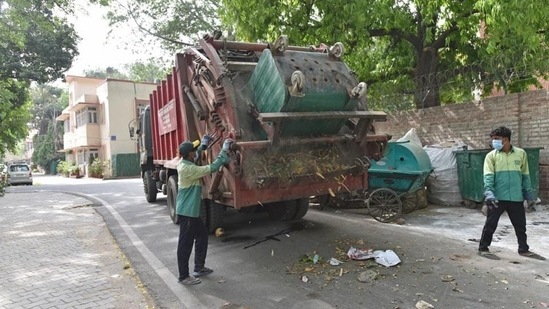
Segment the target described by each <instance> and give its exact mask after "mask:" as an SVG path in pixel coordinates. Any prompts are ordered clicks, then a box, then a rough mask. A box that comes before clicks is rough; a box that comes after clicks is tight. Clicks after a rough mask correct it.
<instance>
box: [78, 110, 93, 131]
mask: <svg viewBox="0 0 549 309" xmlns="http://www.w3.org/2000/svg"><path fill="white" fill-rule="evenodd" d="M75 116H76V127H77V128H78V127H81V126H83V125H85V124H88V123H97V107H88V108H85V109H81V110H79V111H77V112H75Z"/></svg>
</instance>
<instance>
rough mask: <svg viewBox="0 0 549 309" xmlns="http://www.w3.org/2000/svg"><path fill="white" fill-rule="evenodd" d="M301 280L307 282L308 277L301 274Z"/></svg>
mask: <svg viewBox="0 0 549 309" xmlns="http://www.w3.org/2000/svg"><path fill="white" fill-rule="evenodd" d="M301 281H303V282H305V283H307V282H309V278H308V277H307V276H303V277H301Z"/></svg>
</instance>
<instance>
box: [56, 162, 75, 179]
mask: <svg viewBox="0 0 549 309" xmlns="http://www.w3.org/2000/svg"><path fill="white" fill-rule="evenodd" d="M74 168H76V164H75V163H74V162H67V161H61V162H59V164H57V173H59V174H62V175H64V176H65V177H69V176H70V175H71V174H72V172H73V171H74Z"/></svg>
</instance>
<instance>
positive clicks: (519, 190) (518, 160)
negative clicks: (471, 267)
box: [478, 127, 542, 259]
mask: <svg viewBox="0 0 549 309" xmlns="http://www.w3.org/2000/svg"><path fill="white" fill-rule="evenodd" d="M490 137H491V138H492V147H493V148H494V150H492V151H490V152H489V153H488V154H487V155H486V158H485V159H484V196H485V203H486V205H487V206H488V210H487V213H486V222H485V224H484V228H483V229H482V236H481V239H480V243H479V248H478V251H479V254H480V255H481V256H483V257H487V258H490V259H499V258H498V257H497V256H496V255H495V254H492V253H491V252H490V251H489V249H488V247H489V246H490V244H491V243H492V237H493V235H494V232H495V231H496V228H497V226H498V222H499V218H500V216H501V215H502V214H503V212H504V211H506V212H507V214H508V215H509V219H510V220H511V223H512V224H513V228H514V229H515V234H516V236H517V241H518V253H519V254H520V255H521V256H527V257H534V258H542V257H541V256H539V255H537V254H535V253H533V252H531V251H530V248H529V246H528V243H527V240H526V214H525V209H524V206H523V202H524V200H527V201H528V206H532V205H533V204H534V196H533V194H532V186H531V183H530V175H529V171H528V158H527V156H526V152H525V151H524V150H523V149H521V148H518V147H515V146H513V145H511V130H509V129H508V128H506V127H499V128H497V129H495V130H494V131H492V133H490Z"/></svg>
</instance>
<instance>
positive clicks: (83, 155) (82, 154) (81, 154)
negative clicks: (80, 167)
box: [76, 150, 86, 164]
mask: <svg viewBox="0 0 549 309" xmlns="http://www.w3.org/2000/svg"><path fill="white" fill-rule="evenodd" d="M85 158H86V153H85V152H84V151H83V150H80V151H79V152H78V158H77V159H76V161H77V162H76V163H77V164H82V163H84V162H85Z"/></svg>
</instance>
